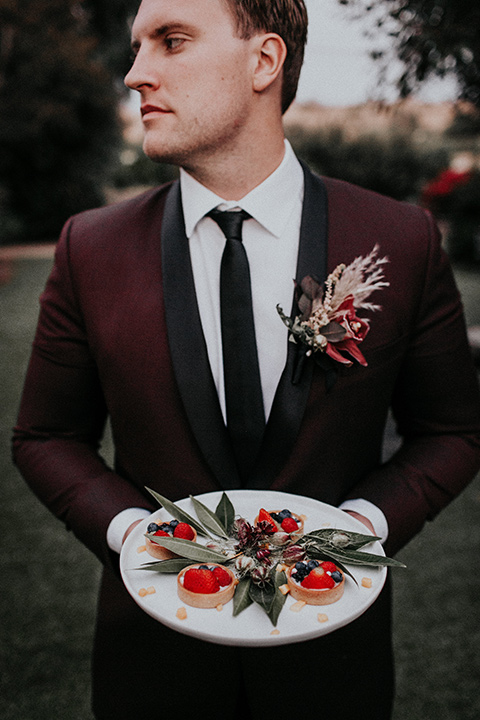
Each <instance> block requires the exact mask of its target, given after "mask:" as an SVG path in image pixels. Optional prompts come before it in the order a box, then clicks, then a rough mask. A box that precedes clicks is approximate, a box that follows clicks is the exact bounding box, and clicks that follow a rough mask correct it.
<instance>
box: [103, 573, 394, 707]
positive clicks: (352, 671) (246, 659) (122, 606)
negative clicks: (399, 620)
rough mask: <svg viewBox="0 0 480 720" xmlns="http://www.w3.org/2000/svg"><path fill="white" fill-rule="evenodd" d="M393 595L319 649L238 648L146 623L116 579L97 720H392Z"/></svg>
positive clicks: (106, 623) (109, 589)
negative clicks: (178, 716)
mask: <svg viewBox="0 0 480 720" xmlns="http://www.w3.org/2000/svg"><path fill="white" fill-rule="evenodd" d="M393 694H394V677H393V656H392V642H391V609H390V588H389V584H388V582H387V584H386V586H385V588H384V590H383V591H382V593H381V595H380V597H379V598H378V600H377V601H376V602H375V603H374V605H373V606H372V607H370V608H369V609H368V610H367V612H365V613H364V614H363V615H362V616H361V617H360V618H358V619H357V620H355V621H354V622H353V623H351V624H350V625H348V626H346V627H344V628H340V629H339V630H337V631H335V632H333V633H330V634H329V635H325V636H323V637H320V638H318V639H315V640H311V641H307V642H303V643H296V644H292V645H280V646H278V647H269V648H235V647H228V646H223V645H217V644H213V643H208V642H203V641H201V640H196V639H193V638H190V637H188V636H186V635H182V634H180V633H177V632H175V631H173V630H170V629H169V628H166V627H165V626H163V625H161V624H160V623H158V622H156V621H155V620H153V619H151V618H150V617H149V616H148V615H147V614H146V613H144V612H143V611H142V610H141V609H140V608H139V607H138V606H137V605H136V603H135V602H134V601H133V600H132V599H131V598H130V596H129V595H128V594H127V592H126V590H125V589H124V587H123V584H122V583H121V581H120V580H119V579H117V578H116V577H115V576H114V574H113V573H109V572H106V573H105V575H104V579H103V582H102V589H101V596H100V602H99V620H98V624H97V631H96V639H95V649H94V657H93V710H94V714H95V717H96V718H97V720H112V718H115V720H135V719H136V718H142V719H143V720H146V719H147V718H151V717H165V716H166V714H167V713H170V712H174V711H177V710H178V711H180V712H182V713H183V717H185V718H194V717H197V716H198V715H199V713H200V712H201V713H202V715H203V714H204V715H205V717H209V718H210V720H216V718H219V719H220V718H229V719H230V718H231V719H232V720H235V719H236V718H242V720H249V719H253V720H270V719H271V720H278V718H279V717H289V718H292V717H294V716H296V715H298V713H302V712H307V713H308V718H309V720H310V718H316V717H318V718H322V720H330V719H332V720H363V718H365V720H367V718H368V720H389V718H390V717H391V712H392V704H393Z"/></svg>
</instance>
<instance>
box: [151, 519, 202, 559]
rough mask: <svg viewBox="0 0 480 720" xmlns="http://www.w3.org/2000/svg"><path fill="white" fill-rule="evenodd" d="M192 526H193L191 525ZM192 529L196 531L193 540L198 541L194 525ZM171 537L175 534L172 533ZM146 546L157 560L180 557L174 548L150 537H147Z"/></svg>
mask: <svg viewBox="0 0 480 720" xmlns="http://www.w3.org/2000/svg"><path fill="white" fill-rule="evenodd" d="M190 527H192V526H191V525H190ZM192 530H193V533H194V536H193V540H192V542H197V531H196V530H195V528H194V527H192ZM170 537H173V535H170ZM145 547H146V550H147V552H148V554H149V555H151V556H152V557H154V558H156V559H157V560H170V559H171V558H175V557H179V556H178V555H177V553H174V552H172V550H167V548H166V547H163V546H162V545H158V543H156V542H154V541H153V540H150V538H148V537H146V538H145Z"/></svg>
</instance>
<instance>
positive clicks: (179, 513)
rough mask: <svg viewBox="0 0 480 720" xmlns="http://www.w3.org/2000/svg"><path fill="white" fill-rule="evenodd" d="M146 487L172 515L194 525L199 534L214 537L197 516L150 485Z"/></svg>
mask: <svg viewBox="0 0 480 720" xmlns="http://www.w3.org/2000/svg"><path fill="white" fill-rule="evenodd" d="M146 489H147V490H148V492H149V493H150V494H151V495H153V497H154V498H155V500H156V501H157V502H158V503H159V504H160V505H161V506H162V507H164V508H165V510H166V511H167V512H168V513H170V515H172V516H173V517H174V518H176V519H177V520H180V522H185V523H187V524H188V525H191V526H192V527H194V528H195V530H196V531H197V533H198V534H199V535H202V536H204V537H209V538H211V537H212V536H211V535H210V533H209V532H207V530H205V528H204V527H203V526H202V525H201V524H200V523H199V522H198V520H195V518H193V517H191V515H189V514H188V513H186V512H185V510H182V509H181V508H180V507H178V505H175V503H173V502H171V501H170V500H168V498H166V497H163V495H160V494H159V493H157V492H155V490H151V489H150V488H149V487H147V488H146Z"/></svg>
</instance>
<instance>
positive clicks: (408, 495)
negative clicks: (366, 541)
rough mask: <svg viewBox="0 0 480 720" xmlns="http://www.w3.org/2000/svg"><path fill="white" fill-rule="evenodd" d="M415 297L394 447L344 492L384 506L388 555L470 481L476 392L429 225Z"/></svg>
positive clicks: (478, 447)
mask: <svg viewBox="0 0 480 720" xmlns="http://www.w3.org/2000/svg"><path fill="white" fill-rule="evenodd" d="M427 225H428V234H429V251H428V254H427V260H426V265H425V272H424V285H423V288H422V292H421V301H420V303H419V305H418V310H417V314H416V318H415V323H414V327H413V330H412V332H411V336H410V342H409V346H408V350H407V353H406V356H405V358H404V362H403V364H402V368H401V371H400V373H399V376H398V379H397V382H396V386H395V390H394V395H393V401H392V411H393V415H394V418H395V420H396V423H397V428H398V432H399V434H400V435H401V437H402V439H403V443H402V445H401V447H400V449H399V451H398V452H397V453H396V454H395V455H394V456H393V457H392V458H391V459H390V460H389V461H388V462H387V463H386V464H384V465H383V466H381V467H380V468H378V469H377V470H376V471H374V472H373V473H371V474H370V475H368V477H366V478H365V479H364V480H363V481H362V482H360V483H358V484H357V485H356V486H355V487H354V488H352V489H351V490H350V492H349V497H352V498H353V497H362V498H365V499H366V500H369V501H371V502H372V503H374V504H375V505H377V506H378V507H380V509H381V510H382V511H383V512H384V514H385V516H386V518H387V521H388V526H389V538H388V540H387V543H386V546H385V547H386V552H387V553H390V554H393V553H395V552H396V551H397V550H398V549H399V548H401V547H402V546H403V545H405V543H406V542H408V541H409V540H410V539H411V538H412V537H413V536H414V535H415V534H416V533H418V532H419V530H420V529H421V527H422V525H423V524H424V522H425V520H431V519H433V518H434V517H435V516H436V515H437V513H438V512H439V511H440V510H441V509H442V508H444V507H445V506H446V505H447V504H448V503H449V502H450V501H451V500H452V499H453V498H454V497H456V496H457V495H458V494H459V493H460V492H461V491H462V490H463V488H464V487H465V486H466V485H467V484H468V483H469V482H470V481H471V480H472V478H473V477H474V476H475V474H476V472H477V471H478V469H479V467H480V397H479V390H478V381H477V377H476V372H475V368H474V366H473V362H472V357H471V352H470V348H469V345H468V341H467V335H466V330H465V322H464V317H463V308H462V304H461V300H460V297H459V294H458V291H457V288H456V285H455V281H454V278H453V273H452V271H451V268H450V264H449V262H448V260H447V257H446V255H445V253H444V252H443V250H442V249H441V246H440V242H439V238H438V233H437V231H436V227H435V225H434V223H433V221H432V219H431V217H430V216H429V215H427Z"/></svg>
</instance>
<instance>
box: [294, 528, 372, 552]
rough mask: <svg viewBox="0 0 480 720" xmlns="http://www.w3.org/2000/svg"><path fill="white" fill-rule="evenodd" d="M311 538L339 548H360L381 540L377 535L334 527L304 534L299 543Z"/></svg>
mask: <svg viewBox="0 0 480 720" xmlns="http://www.w3.org/2000/svg"><path fill="white" fill-rule="evenodd" d="M311 538H313V539H315V540H320V541H321V542H322V543H328V544H329V545H333V546H334V547H338V548H339V549H346V548H348V549H349V550H358V549H359V548H361V547H364V546H365V545H369V544H370V543H372V542H375V540H381V538H379V537H377V536H376V535H363V534H361V533H357V532H351V531H350V530H336V529H332V528H321V529H320V530H312V532H309V533H307V534H306V535H303V537H301V538H300V541H299V543H302V544H303V543H304V542H307V541H308V540H310V539H311Z"/></svg>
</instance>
